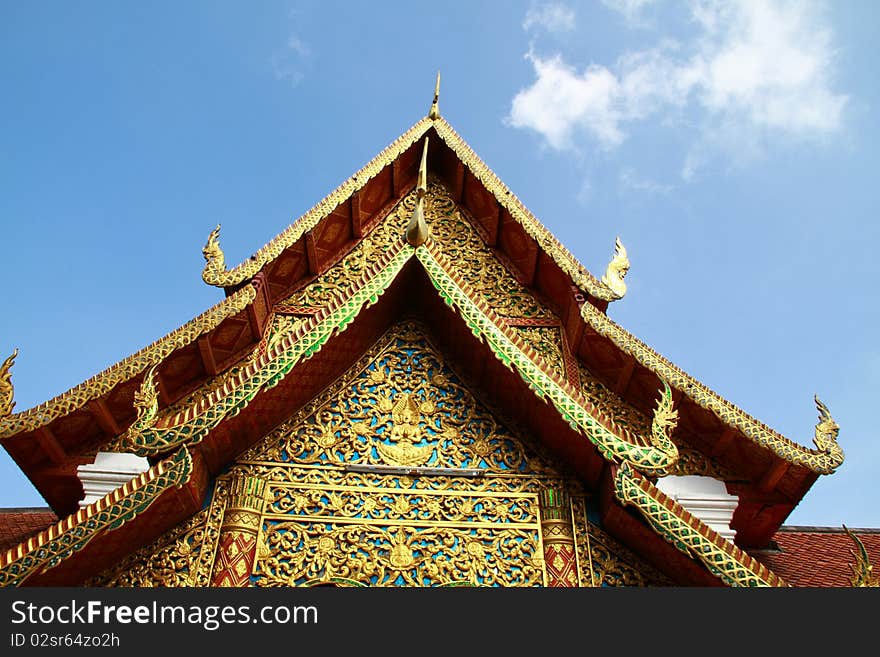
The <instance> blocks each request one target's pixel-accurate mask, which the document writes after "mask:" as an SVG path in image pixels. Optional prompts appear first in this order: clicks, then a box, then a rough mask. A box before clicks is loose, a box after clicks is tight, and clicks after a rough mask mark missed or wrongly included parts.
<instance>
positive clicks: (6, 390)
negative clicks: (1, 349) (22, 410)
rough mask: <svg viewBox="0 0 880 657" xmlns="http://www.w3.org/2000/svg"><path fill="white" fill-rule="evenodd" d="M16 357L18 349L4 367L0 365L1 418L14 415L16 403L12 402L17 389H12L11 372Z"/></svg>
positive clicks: (4, 363)
mask: <svg viewBox="0 0 880 657" xmlns="http://www.w3.org/2000/svg"><path fill="white" fill-rule="evenodd" d="M16 356H18V347H16V348H15V350H14V351H13V352H12V355H11V356H9V357H8V358H7V359H6V360H4V361H3V365H0V418H4V417H8V416H9V415H12V409H13V408H15V402H14V401H12V398H13V396H14V395H15V388H13V387H12V372H11V370H12V365H13V364H14V363H15V357H16Z"/></svg>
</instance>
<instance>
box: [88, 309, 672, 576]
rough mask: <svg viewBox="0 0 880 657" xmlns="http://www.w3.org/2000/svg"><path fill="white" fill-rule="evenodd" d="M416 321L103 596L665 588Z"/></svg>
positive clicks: (272, 438)
mask: <svg viewBox="0 0 880 657" xmlns="http://www.w3.org/2000/svg"><path fill="white" fill-rule="evenodd" d="M591 505H592V502H591V501H590V497H589V493H588V492H587V491H584V490H583V489H582V487H581V485H580V483H579V482H578V481H577V480H576V479H575V478H574V477H573V476H571V474H570V473H568V472H567V471H566V470H565V468H564V466H562V465H561V464H559V463H557V462H556V459H555V458H554V457H553V455H551V454H549V453H548V452H547V451H546V449H545V448H543V446H542V445H540V444H536V441H535V440H533V439H531V438H530V437H529V436H528V435H526V434H525V433H524V432H523V431H522V430H521V429H520V428H518V427H515V426H513V425H512V424H511V423H510V422H509V421H507V420H505V419H504V418H502V417H501V416H500V415H499V414H498V413H497V411H496V410H495V409H493V408H491V407H490V406H489V405H487V404H486V403H484V402H483V401H482V400H481V399H478V398H477V396H476V395H475V394H474V393H473V392H472V391H471V390H470V389H469V387H468V386H467V384H466V383H465V382H464V381H462V380H461V379H460V377H459V376H458V375H457V374H456V372H455V370H454V369H453V368H452V366H451V365H450V363H448V362H447V361H446V360H445V359H444V357H443V355H442V354H441V353H440V352H439V351H438V350H437V349H436V348H435V347H434V346H433V344H432V342H431V339H430V337H429V334H428V331H427V330H426V329H425V327H424V326H422V325H420V324H418V323H415V322H405V323H402V324H398V325H396V326H394V327H393V328H392V329H391V330H390V331H389V332H388V333H387V334H386V335H385V336H384V337H383V338H382V339H381V340H380V341H379V342H378V343H377V344H376V345H374V346H373V348H371V349H370V350H369V351H368V352H367V353H365V354H364V356H363V357H362V358H361V359H360V360H359V361H358V362H357V363H356V364H355V365H354V366H352V367H351V368H350V369H349V371H348V372H347V373H346V374H344V375H343V376H342V377H340V378H339V379H338V380H337V381H335V382H334V383H333V384H332V385H331V386H329V387H328V388H326V389H325V390H324V391H323V392H322V393H321V394H320V395H318V396H317V397H316V398H315V399H314V400H312V401H311V402H310V403H309V404H307V405H306V406H305V407H303V408H302V409H300V411H299V412H297V413H296V414H295V415H293V416H292V417H291V418H289V419H288V420H287V421H286V422H284V423H283V424H282V425H280V426H279V427H278V428H276V429H275V430H274V431H272V432H271V433H270V434H268V435H267V436H266V437H265V438H263V439H262V440H261V441H260V442H259V443H258V444H256V445H254V446H253V447H252V448H251V449H250V450H248V451H247V452H246V453H245V454H243V455H242V456H241V457H240V458H239V459H238V460H237V462H236V463H235V464H234V465H233V466H232V467H231V468H230V470H229V471H228V472H227V473H226V474H225V475H224V476H222V477H221V478H220V479H219V480H218V483H217V488H216V489H215V492H214V495H213V499H212V502H211V504H210V505H209V506H208V507H207V508H206V509H204V510H203V511H202V512H200V513H199V514H197V515H196V516H194V517H193V518H192V519H190V520H189V521H188V522H187V523H184V524H182V525H180V526H179V527H177V528H175V529H174V530H171V531H170V532H168V533H167V534H166V535H165V536H163V537H162V538H161V539H159V540H158V541H156V542H155V543H154V544H153V545H151V546H148V547H147V548H144V549H143V550H141V551H139V552H138V553H136V554H135V555H132V556H131V557H129V558H128V559H127V560H125V561H123V562H122V563H121V564H118V565H117V566H116V567H114V568H113V569H111V570H110V571H108V572H106V573H104V574H103V575H102V576H101V577H99V578H95V580H94V581H93V582H91V583H92V584H100V585H111V586H112V585H116V586H119V585H121V586H126V585H138V586H140V585H167V586H192V585H199V584H201V585H206V584H208V583H213V584H214V585H226V584H235V585H256V586H302V585H312V584H316V583H321V584H328V583H329V584H336V585H359V586H594V585H606V586H616V585H652V584H664V583H668V582H667V581H666V580H665V579H664V578H663V577H662V576H661V575H659V574H658V573H656V571H654V570H653V569H652V568H650V567H649V566H647V565H646V564H644V563H642V562H641V561H640V560H639V559H638V558H637V557H635V556H634V555H633V554H632V553H631V552H629V551H628V550H626V549H625V548H623V547H622V546H620V545H619V544H618V543H617V542H616V541H615V540H614V539H612V538H611V537H610V536H608V535H607V534H605V533H604V532H603V531H602V529H601V527H600V523H599V520H598V516H597V515H596V514H595V513H594V514H593V515H592V517H588V516H589V515H590V514H589V513H588V509H589V508H590V507H591Z"/></svg>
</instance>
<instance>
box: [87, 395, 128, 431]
mask: <svg viewBox="0 0 880 657" xmlns="http://www.w3.org/2000/svg"><path fill="white" fill-rule="evenodd" d="M88 407H89V410H90V411H91V412H92V416H93V417H94V418H95V421H96V422H97V423H98V426H99V427H101V431H103V432H104V433H106V434H107V435H109V436H118V435H119V434H121V433H122V429H121V428H120V426H119V424H118V423H117V422H116V418H115V417H113V414H112V413H111V412H110V409H109V408H107V404H105V403H104V400H103V399H101V398H100V397H99V398H98V399H93V400H91V401H90V402H89V404H88Z"/></svg>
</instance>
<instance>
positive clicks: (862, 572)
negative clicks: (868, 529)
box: [841, 525, 880, 587]
mask: <svg viewBox="0 0 880 657" xmlns="http://www.w3.org/2000/svg"><path fill="white" fill-rule="evenodd" d="M841 526H842V527H843V531H845V532H846V533H847V535H848V536H849V537H850V538H851V539H852V541H853V543H855V546H856V550H857V552H856V551H854V550H850V551H849V553H850V554H851V555H853V557H855V559H856V562H855V563H854V564H850V568H852V570H853V575H852V578H851V579H850V584H852V585H853V586H858V587H863V586H864V587H875V586H877V587H880V577H877V576H876V575H874V572H873V571H874V566H873V565H871V560H870V558H869V557H868V550H867V549H866V548H865V544H864V543H862V540H861V539H860V538H859V537H858V536H856V535H855V533H854V532H853V531H852V530H851V529H849V528H848V527H847V526H846V525H841Z"/></svg>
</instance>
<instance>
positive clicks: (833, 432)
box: [813, 395, 840, 452]
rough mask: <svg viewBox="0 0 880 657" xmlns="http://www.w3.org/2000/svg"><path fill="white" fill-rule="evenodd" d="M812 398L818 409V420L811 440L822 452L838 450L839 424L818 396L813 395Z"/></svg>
mask: <svg viewBox="0 0 880 657" xmlns="http://www.w3.org/2000/svg"><path fill="white" fill-rule="evenodd" d="M813 400H814V401H815V402H816V408H817V409H818V410H819V422H818V424H816V432H815V437H814V438H813V442H814V443H816V447H818V448H819V449H820V450H822V451H823V452H832V451H840V447H839V446H838V445H837V435H838V434H839V433H840V425H838V424H837V422H835V421H834V418H833V417H831V413H830V411H829V410H828V407H827V406H826V405H825V404H823V403H822V402H821V401H820V400H819V397H818V396H816V395H813Z"/></svg>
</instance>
